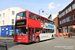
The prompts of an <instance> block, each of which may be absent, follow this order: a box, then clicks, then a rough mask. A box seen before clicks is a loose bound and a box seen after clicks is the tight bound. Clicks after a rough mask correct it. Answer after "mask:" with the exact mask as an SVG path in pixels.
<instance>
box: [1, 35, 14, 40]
mask: <svg viewBox="0 0 75 50" xmlns="http://www.w3.org/2000/svg"><path fill="white" fill-rule="evenodd" d="M0 39H5V40H8V39H9V40H12V39H13V37H1V36H0Z"/></svg>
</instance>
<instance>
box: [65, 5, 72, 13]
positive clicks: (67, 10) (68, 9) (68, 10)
mask: <svg viewBox="0 0 75 50" xmlns="http://www.w3.org/2000/svg"><path fill="white" fill-rule="evenodd" d="M70 11H71V6H70V7H69V8H67V9H66V14H67V13H68V12H70Z"/></svg>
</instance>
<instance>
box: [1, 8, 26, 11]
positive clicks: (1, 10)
mask: <svg viewBox="0 0 75 50" xmlns="http://www.w3.org/2000/svg"><path fill="white" fill-rule="evenodd" d="M9 8H21V7H8V8H6V9H9ZM6 9H3V10H6ZM22 9H24V8H22ZM3 10H0V12H1V11H3ZM25 10H26V9H25Z"/></svg>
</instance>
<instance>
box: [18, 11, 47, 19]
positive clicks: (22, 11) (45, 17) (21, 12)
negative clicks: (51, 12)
mask: <svg viewBox="0 0 75 50" xmlns="http://www.w3.org/2000/svg"><path fill="white" fill-rule="evenodd" d="M22 12H30V13H32V14H34V15H38V14H36V13H33V12H31V11H29V10H25V11H21V12H19V13H22ZM19 13H17V14H19ZM38 16H40V17H43V18H45V19H47V18H46V17H44V16H41V15H38Z"/></svg>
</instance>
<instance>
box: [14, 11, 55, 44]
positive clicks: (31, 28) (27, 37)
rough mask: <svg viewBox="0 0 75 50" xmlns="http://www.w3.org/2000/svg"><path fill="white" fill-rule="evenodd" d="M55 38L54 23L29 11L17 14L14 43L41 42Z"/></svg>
mask: <svg viewBox="0 0 75 50" xmlns="http://www.w3.org/2000/svg"><path fill="white" fill-rule="evenodd" d="M54 36H55V25H54V22H53V21H50V20H48V19H47V18H45V17H43V16H40V15H38V14H35V13H33V12H30V11H28V10H26V11H22V12H19V13H17V14H16V23H15V35H14V41H15V42H21V43H29V42H39V41H41V40H46V39H50V38H53V37H54Z"/></svg>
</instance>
